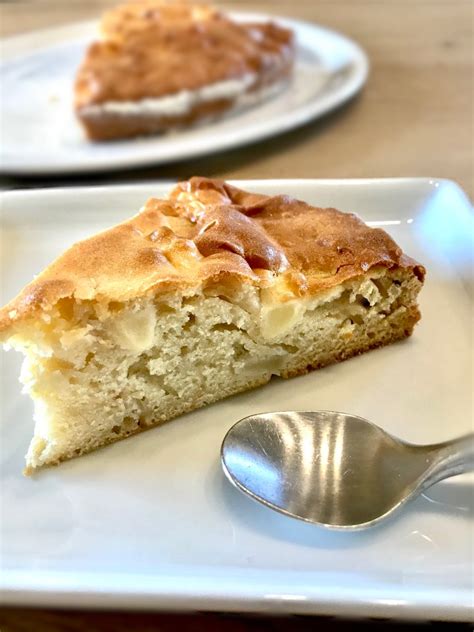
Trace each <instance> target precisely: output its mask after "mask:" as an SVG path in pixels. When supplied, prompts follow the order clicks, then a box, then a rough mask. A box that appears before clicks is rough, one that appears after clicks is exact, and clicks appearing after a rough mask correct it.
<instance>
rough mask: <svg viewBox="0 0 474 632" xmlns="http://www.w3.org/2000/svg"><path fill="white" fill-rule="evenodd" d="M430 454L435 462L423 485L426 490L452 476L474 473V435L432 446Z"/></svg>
mask: <svg viewBox="0 0 474 632" xmlns="http://www.w3.org/2000/svg"><path fill="white" fill-rule="evenodd" d="M429 453H430V454H431V455H432V457H433V461H432V466H431V467H430V469H429V471H428V475H427V477H426V479H425V481H424V483H423V487H424V488H426V487H430V486H431V485H433V484H434V483H437V482H438V481H442V480H443V479H445V478H450V477H451V476H457V475H458V474H465V473H467V472H474V433H470V434H467V435H464V436H463V437H459V439H453V440H452V441H446V442H445V443H438V444H436V445H431V446H429Z"/></svg>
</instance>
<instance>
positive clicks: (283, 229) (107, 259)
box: [0, 178, 424, 337]
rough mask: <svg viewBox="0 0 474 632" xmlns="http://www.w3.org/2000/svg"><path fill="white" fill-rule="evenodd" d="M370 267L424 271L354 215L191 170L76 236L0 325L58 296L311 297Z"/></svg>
mask: <svg viewBox="0 0 474 632" xmlns="http://www.w3.org/2000/svg"><path fill="white" fill-rule="evenodd" d="M375 266H385V267H387V268H394V267H404V268H411V269H413V270H414V272H415V274H417V275H418V276H419V277H420V278H422V277H423V274H424V269H423V267H422V266H420V265H419V264H417V263H416V262H414V261H413V260H412V259H410V258H408V257H406V256H405V255H403V253H402V251H401V250H400V248H399V247H398V246H397V244H396V243H395V242H394V241H393V240H392V239H391V238H390V237H389V235H387V233H385V232H384V231H383V230H381V229H378V228H369V227H368V226H366V225H365V224H364V223H363V222H362V220H360V219H359V218H358V217H357V216H356V215H352V214H348V213H342V212H340V211H337V210H335V209H332V208H317V207H312V206H309V205H308V204H306V203H305V202H301V201H299V200H295V199H294V198H291V197H288V196H287V195H277V196H267V195H259V194H255V193H248V192H246V191H242V190H240V189H238V188H236V187H234V186H231V185H229V184H227V183H225V182H222V181H219V180H210V179H206V178H191V180H189V181H186V182H182V183H180V184H178V185H177V186H176V187H175V189H174V190H173V191H172V192H171V194H170V195H169V197H168V198H167V199H162V200H160V199H155V198H151V199H150V200H148V202H147V203H146V205H145V207H144V208H143V209H142V211H141V212H140V213H139V214H138V215H136V216H135V217H133V218H132V219H130V220H129V221H127V222H124V223H123V224H119V225H117V226H115V227H114V228H111V229H109V230H107V231H105V232H103V233H99V234H97V235H95V236H93V237H91V238H89V239H86V240H85V241H82V242H79V243H77V244H75V245H74V246H72V247H71V248H70V249H69V250H67V251H66V252H65V253H64V254H63V255H62V256H61V257H59V259H57V260H56V261H55V262H54V263H52V264H51V265H50V266H49V267H48V268H46V270H45V271H44V272H43V273H42V274H40V275H39V276H38V277H37V278H36V279H35V280H34V281H33V282H32V283H30V284H29V285H28V286H26V288H25V289H24V290H23V291H22V292H21V293H20V295H19V296H18V297H17V298H16V299H14V300H13V301H12V302H11V303H10V304H8V305H7V306H6V307H4V308H3V309H2V310H0V332H3V337H8V335H10V334H9V330H10V329H11V326H12V325H14V324H15V323H21V322H22V321H23V320H25V319H28V318H35V316H36V315H37V313H38V311H39V310H48V309H49V308H51V307H52V306H53V305H55V304H56V303H57V302H58V301H59V300H60V299H62V298H74V299H76V300H96V301H103V302H107V303H108V302H111V301H119V302H123V301H128V300H132V299H135V298H139V297H144V296H147V295H150V294H155V295H157V294H163V293H167V292H174V291H178V292H180V291H184V292H186V291H189V292H190V293H192V292H193V291H195V290H196V289H199V288H205V287H208V286H212V285H213V284H219V285H220V286H221V287H226V286H227V287H229V288H232V287H235V286H236V285H238V284H240V283H249V284H252V285H255V286H256V287H260V288H273V289H274V294H275V300H277V301H285V300H289V299H291V298H296V297H301V296H311V295H314V294H316V293H318V292H320V291H322V290H326V289H329V288H331V287H334V286H336V285H338V284H339V283H341V282H343V281H345V280H347V279H350V278H352V277H356V276H358V275H361V274H364V273H366V272H367V271H368V270H369V269H371V268H373V267H375Z"/></svg>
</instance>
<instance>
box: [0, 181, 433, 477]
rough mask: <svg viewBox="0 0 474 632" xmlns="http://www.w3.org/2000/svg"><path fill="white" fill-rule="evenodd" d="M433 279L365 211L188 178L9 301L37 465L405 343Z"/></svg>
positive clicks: (3, 323) (6, 325)
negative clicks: (277, 379) (31, 408)
mask: <svg viewBox="0 0 474 632" xmlns="http://www.w3.org/2000/svg"><path fill="white" fill-rule="evenodd" d="M423 278H424V269H423V267H422V266H421V265H419V264H418V263H416V262H415V261H413V260H412V259H410V258H408V257H407V256H405V255H404V254H403V253H402V251H401V250H400V248H399V247H398V246H397V245H396V244H395V243H394V241H393V240H392V239H391V238H390V237H389V236H388V235H387V233H385V232H384V231H383V230H380V229H373V228H369V227H368V226H366V225H365V224H364V223H363V222H362V221H361V220H360V219H359V218H358V217H356V216H355V215H352V214H346V213H342V212H340V211H337V210H335V209H332V208H316V207H312V206H309V205H308V204H305V203H304V202H300V201H298V200H295V199H293V198H290V197H288V196H286V195H277V196H274V197H269V196H266V195H259V194H256V193H247V192H245V191H242V190H240V189H238V188H235V187H234V186H230V185H228V184H226V183H224V182H221V181H217V180H208V179H204V178H192V179H191V180H190V181H187V182H183V183H181V184H179V185H178V186H177V187H176V188H175V189H174V190H173V191H172V192H171V194H170V195H169V197H168V198H166V199H150V200H149V201H148V202H147V203H146V205H145V207H144V208H143V209H142V210H141V212H140V213H139V214H138V215H136V216H135V217H133V218H132V219H131V220H130V221H127V222H124V223H123V224H119V225H118V226H115V227H114V228H111V229H110V230H107V231H105V232H103V233H100V234H98V235H96V236H94V237H91V238H89V239H86V240H85V241H82V242H80V243H77V244H76V245H74V246H72V247H71V248H70V249H69V250H67V251H66V252H65V253H64V254H63V255H62V256H61V257H60V258H59V259H57V260H56V261H55V262H54V263H52V264H51V265H50V266H49V267H48V268H47V269H46V270H45V271H44V272H43V273H42V274H40V275H39V276H38V277H37V278H36V279H35V280H34V281H33V282H32V283H30V284H29V285H28V286H27V287H26V288H25V289H24V290H23V291H22V292H21V293H20V295H19V296H18V297H17V298H16V299H14V300H13V301H12V302H11V303H10V304H9V305H7V306H6V307H4V308H3V309H2V310H0V340H1V341H3V342H4V343H6V344H9V345H11V346H13V347H15V348H17V349H19V350H20V351H22V352H23V353H24V354H25V355H26V359H25V362H24V367H23V370H22V376H21V379H22V381H23V383H24V384H25V388H26V391H27V392H29V393H30V395H31V396H32V398H33V399H34V401H35V419H36V425H35V430H34V437H33V440H32V443H31V446H30V449H29V451H28V455H27V471H32V470H34V469H35V468H38V467H41V466H44V465H49V464H53V463H58V462H59V461H62V460H64V459H69V458H71V457H74V456H77V455H80V454H83V453H85V452H88V451H90V450H93V449H95V448H98V447H99V446H102V445H104V444H107V443H110V442H112V441H116V440H117V439H121V438H123V437H127V436H128V435H131V434H133V433H136V432H139V431H140V430H143V429H145V428H149V427H151V426H154V425H156V424H160V423H162V422H164V421H167V420H169V419H172V418H173V417H176V416H177V415H180V414H182V413H185V412H187V411H190V410H193V409H195V408H199V407H201V406H204V405H205V404H209V403H211V402H214V401H216V400H219V399H222V398H223V397H227V396H229V395H232V394H234V393H238V392H240V391H245V390H247V389H250V388H254V387H256V386H258V385H260V384H265V383H266V382H268V381H269V380H270V378H271V376H272V375H278V376H282V377H285V378H286V377H291V376H295V375H299V374H302V373H306V372H307V371H309V370H311V369H317V368H320V367H323V366H325V365H327V364H330V363H333V362H339V361H341V360H345V359H346V358H350V357H351V356H354V355H357V354H360V353H363V352H365V351H368V350H369V349H373V348H375V347H380V346H382V345H386V344H389V343H391V342H394V341H396V340H400V339H402V338H405V337H406V336H409V335H410V334H411V333H412V330H413V327H414V325H415V323H416V322H417V321H418V319H419V317H420V314H419V311H418V306H417V294H418V292H419V291H420V289H421V286H422V283H423ZM354 370H357V367H356V365H354ZM282 388H284V386H283V385H282ZM249 412H251V411H249ZM19 421H20V420H19ZM190 431H191V432H199V429H198V428H194V429H190ZM156 439H157V440H158V439H159V437H158V436H157V437H156Z"/></svg>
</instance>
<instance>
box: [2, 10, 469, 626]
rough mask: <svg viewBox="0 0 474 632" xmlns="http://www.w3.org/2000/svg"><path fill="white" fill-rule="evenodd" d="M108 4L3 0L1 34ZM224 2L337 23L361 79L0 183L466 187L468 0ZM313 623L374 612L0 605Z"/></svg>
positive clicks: (42, 620) (105, 617)
mask: <svg viewBox="0 0 474 632" xmlns="http://www.w3.org/2000/svg"><path fill="white" fill-rule="evenodd" d="M110 4H113V3H111V2H107V1H100V0H24V1H22V0H15V1H13V2H11V1H10V2H2V3H1V4H0V34H1V35H2V36H8V35H14V34H17V33H21V32H27V31H30V30H33V29H39V28H48V27H51V26H53V25H57V24H63V23H67V22H72V21H75V20H83V19H88V18H95V17H97V16H98V15H99V13H100V11H101V9H102V8H104V7H105V6H108V5H110ZM222 4H224V3H222ZM225 6H233V7H241V8H242V9H255V10H263V11H267V12H269V13H274V14H282V15H288V16H291V17H295V18H301V19H305V20H311V21H315V22H318V23H320V24H322V25H324V26H328V27H330V28H334V29H336V30H340V31H342V32H343V33H345V34H346V35H348V36H349V37H352V38H354V39H355V40H356V41H357V42H359V43H360V44H361V45H362V46H363V47H364V48H365V50H366V51H367V52H368V54H369V57H370V61H371V74H370V78H369V81H368V84H367V86H366V88H365V89H364V90H363V92H362V93H361V94H360V95H359V96H358V97H356V98H355V99H353V100H352V101H351V102H350V103H349V104H347V105H345V106H343V107H341V108H340V109H338V110H337V111H336V112H334V113H332V114H330V115H328V116H326V117H325V118H324V119H323V120H320V121H315V122H313V123H310V124H308V125H305V126H304V127H302V128H300V129H298V130H296V131H293V132H290V133H286V134H283V135H282V136H279V137H276V138H273V139H270V140H266V141H263V142H259V143H257V144H254V145H251V146H248V147H245V148H242V149H238V150H234V151H231V152H229V153H227V154H218V155H215V156H211V157H206V158H202V159H196V160H191V161H185V162H182V163H179V164H175V165H171V166H160V167H149V168H147V169H141V170H138V171H133V172H130V171H128V172H120V173H114V174H101V175H98V176H89V175H88V176H85V177H80V178H71V177H69V178H67V180H65V179H51V178H49V179H44V178H36V179H16V178H0V187H3V188H18V187H25V186H28V187H31V186H55V185H61V186H63V185H64V184H65V183H74V184H81V185H83V184H88V183H94V184H97V183H101V182H117V183H118V182H130V181H143V180H151V179H154V180H156V179H160V178H167V179H169V178H175V177H176V178H180V177H188V176H191V175H194V174H200V175H207V176H217V177H223V178H289V177H305V178H309V177H311V178H333V177H334V178H335V177H337V178H339V177H380V176H436V177H444V178H451V179H453V180H456V181H457V182H458V183H459V184H461V185H462V186H463V188H464V189H465V190H466V191H467V192H468V193H469V195H471V196H472V195H473V192H474V170H473V139H474V133H473V132H474V130H473V75H472V65H473V48H472V47H473V44H472V42H473V39H472V37H473V33H472V28H473V26H472V25H473V14H472V9H473V4H472V0H378V1H374V0H267V1H266V2H263V1H260V2H252V1H250V0H239V1H237V0H236V1H235V2H234V3H232V4H230V3H225ZM316 625H317V627H318V630H320V631H323V632H325V631H335V630H344V632H345V631H346V630H347V631H348V630H353V629H354V627H356V629H364V630H369V631H371V630H379V629H382V627H383V626H382V624H380V623H371V624H365V623H364V624H360V626H359V625H356V624H354V623H351V622H343V621H339V620H337V619H336V620H331V619H322V618H318V619H317V620H315V619H307V618H295V619H272V618H267V619H265V618H249V617H241V618H239V617H235V616H222V615H213V614H210V615H191V616H188V615H186V616H184V615H183V616H181V615H169V614H157V613H155V614H145V613H141V614H133V613H127V614H122V613H93V612H89V613H88V612H82V613H78V612H61V611H53V610H41V611H40V610H27V609H17V608H9V609H6V608H4V609H3V610H2V611H1V613H0V630H1V632H20V631H21V632H26V631H28V632H29V631H33V630H35V632H57V631H59V630H71V631H73V630H87V631H89V632H96V631H107V632H109V631H112V630H113V631H114V632H115V631H125V630H146V631H148V630H150V631H151V630H159V631H168V630H174V629H175V628H178V629H183V630H185V631H188V630H206V631H209V632H213V631H214V630H221V629H226V630H231V631H233V632H234V631H235V632H248V631H250V630H257V629H258V630H272V631H275V632H276V631H279V632H280V631H287V630H292V631H293V630H294V631H295V632H298V631H303V630H304V631H307V630H308V631H309V630H312V629H315V628H316ZM390 627H391V629H394V628H395V626H390ZM396 627H397V628H398V626H396ZM429 627H431V626H429ZM440 628H442V629H443V630H444V629H446V630H447V629H448V627H445V626H444V625H441V624H439V625H435V626H434V627H433V629H440ZM400 629H403V630H408V629H412V626H409V627H406V626H400ZM423 629H424V630H426V629H427V628H426V627H424V626H423ZM451 629H452V627H451ZM467 629H468V628H467V627H466V630H467Z"/></svg>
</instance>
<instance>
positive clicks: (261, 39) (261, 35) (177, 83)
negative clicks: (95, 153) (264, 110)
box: [75, 0, 293, 140]
mask: <svg viewBox="0 0 474 632" xmlns="http://www.w3.org/2000/svg"><path fill="white" fill-rule="evenodd" d="M101 34H102V39H100V40H99V41H97V42H95V43H94V44H92V45H91V46H90V48H89V49H88V51H87V53H86V56H85V59H84V61H83V62H82V65H81V67H80V69H79V72H78V75H77V78H76V84H75V109H76V113H77V116H78V118H79V120H80V121H81V123H82V125H83V126H84V128H85V130H86V133H87V135H88V137H89V138H90V139H92V140H108V139H118V138H127V137H132V136H139V135H145V134H152V133H156V132H163V131H166V130H169V129H172V128H175V127H179V126H183V125H188V124H190V123H193V122H195V121H197V120H200V119H207V118H209V117H215V116H217V115H219V114H221V113H222V112H224V111H226V110H228V109H230V108H233V107H246V106H248V105H253V104H255V103H258V102H260V101H262V100H263V99H266V98H268V97H269V95H270V94H273V93H274V92H275V91H277V90H279V89H281V87H282V86H283V85H284V84H285V82H286V80H287V78H288V76H289V74H290V72H291V68H292V64H293V38H292V33H291V31H289V30H287V29H285V28H282V27H280V26H278V25H276V24H273V23H272V22H259V23H248V22H246V23H240V22H236V21H234V20H233V19H231V18H230V17H227V16H226V15H224V14H222V13H221V12H219V11H217V10H216V9H214V8H211V7H209V6H207V5H193V4H187V3H186V4H183V3H171V4H170V3H166V2H164V1H163V0H161V1H159V0H139V1H138V2H130V3H128V4H125V5H122V6H119V7H118V8H116V9H114V10H112V11H110V12H108V13H106V14H105V15H104V18H103V20H102V25H101Z"/></svg>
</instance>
